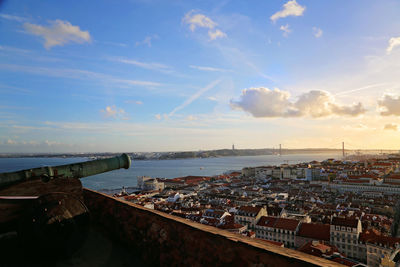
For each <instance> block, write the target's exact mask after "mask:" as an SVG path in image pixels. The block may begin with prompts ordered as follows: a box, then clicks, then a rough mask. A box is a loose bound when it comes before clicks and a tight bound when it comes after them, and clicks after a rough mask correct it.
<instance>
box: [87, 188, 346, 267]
mask: <svg viewBox="0 0 400 267" xmlns="http://www.w3.org/2000/svg"><path fill="white" fill-rule="evenodd" d="M84 198H85V204H86V205H87V206H88V208H89V209H90V211H91V214H92V219H93V222H94V223H95V224H98V225H99V226H101V227H102V228H103V229H104V230H105V231H106V232H108V233H109V234H110V236H111V237H115V238H117V239H118V240H119V241H121V242H123V243H124V244H125V245H127V246H129V247H131V248H132V252H133V253H135V254H136V255H140V257H141V258H142V260H143V262H146V263H148V265H151V266H171V265H172V266H180V265H187V266H190V265H192V266H204V265H209V266H225V265H228V264H229V265H234V266H250V265H251V266H279V267H282V266H288V265H290V266H332V267H333V266H343V265H340V264H337V263H335V262H332V261H328V260H325V259H322V258H318V257H315V256H311V255H308V254H304V253H301V252H298V251H295V250H291V249H288V248H281V247H278V246H274V245H271V244H268V243H266V242H263V241H261V240H255V239H251V238H248V237H244V236H240V235H237V234H234V233H230V232H228V231H225V230H221V229H218V228H215V227H211V226H207V225H203V224H200V223H196V222H193V221H190V220H187V219H183V218H180V217H176V216H173V215H169V214H166V213H163V212H160V211H156V210H150V209H147V208H144V207H142V206H140V205H136V204H133V203H131V202H128V201H123V200H118V199H115V198H113V197H110V196H108V195H105V194H102V193H99V192H96V191H93V190H90V189H86V188H85V189H84Z"/></svg>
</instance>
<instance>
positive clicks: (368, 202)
mask: <svg viewBox="0 0 400 267" xmlns="http://www.w3.org/2000/svg"><path fill="white" fill-rule="evenodd" d="M138 187H139V188H140V189H141V191H139V192H135V193H131V194H129V193H128V192H127V189H123V190H122V191H121V193H119V194H116V195H115V196H116V197H118V198H121V199H123V200H125V201H130V202H133V203H136V204H140V205H142V206H144V207H146V208H150V209H155V210H159V211H162V212H165V213H168V214H172V215H174V216H179V217H182V218H185V219H188V220H192V221H195V222H199V223H201V224H206V225H210V226H214V227H217V228H220V229H224V230H227V231H230V232H232V233H236V234H239V235H244V236H247V237H250V238H258V239H262V240H264V241H265V242H268V243H271V244H273V245H276V246H280V247H287V248H291V249H295V250H299V251H301V252H304V253H308V254H311V255H315V256H318V257H323V258H326V259H329V260H332V261H335V262H338V263H341V264H343V265H346V266H371V267H379V266H382V267H384V266H397V265H395V264H397V261H398V259H399V257H400V254H399V252H400V229H399V225H400V224H399V223H400V154H389V155H385V156H380V157H372V156H370V157H369V158H366V159H363V160H335V159H327V160H324V161H322V162H318V161H312V162H308V163H301V164H295V165H288V164H282V165H280V166H260V167H249V168H243V169H242V171H241V172H231V173H226V174H221V175H218V176H214V177H201V176H187V177H179V178H174V179H162V178H152V177H144V176H143V177H139V178H138Z"/></svg>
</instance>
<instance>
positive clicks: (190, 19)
mask: <svg viewBox="0 0 400 267" xmlns="http://www.w3.org/2000/svg"><path fill="white" fill-rule="evenodd" d="M182 21H183V23H185V24H188V25H189V29H190V30H191V31H192V32H194V31H195V30H196V28H206V29H208V37H209V38H210V40H211V41H212V40H215V39H218V38H224V37H226V36H227V35H226V33H224V32H222V31H221V30H219V29H215V30H214V28H215V27H216V26H218V24H217V23H215V22H214V21H213V20H212V19H210V18H209V17H207V16H206V15H203V14H200V13H197V14H195V11H194V10H191V11H189V12H188V13H186V14H185V16H184V17H183V20H182Z"/></svg>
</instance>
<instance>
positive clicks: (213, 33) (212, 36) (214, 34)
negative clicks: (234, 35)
mask: <svg viewBox="0 0 400 267" xmlns="http://www.w3.org/2000/svg"><path fill="white" fill-rule="evenodd" d="M208 37H210V40H215V39H218V38H224V37H226V33H224V32H222V31H220V30H218V29H216V30H215V31H212V30H209V31H208Z"/></svg>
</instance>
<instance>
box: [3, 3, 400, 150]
mask: <svg viewBox="0 0 400 267" xmlns="http://www.w3.org/2000/svg"><path fill="white" fill-rule="evenodd" d="M399 14H400V1H397V0H383V1H370V0H354V1H347V0H337V1H321V0H307V1H305V0H289V1H287V0H285V1H280V0H279V1H278V0H268V1H267V0H263V1H258V0H254V1H239V0H237V1H234V0H231V1H229V0H225V1H215V0H212V1H209V0H201V1H200V0H198V1H187V0H168V1H161V0H130V1H128V0H124V1H123V0H113V1H111V0H96V1H94V0H80V1H50V0H48V1H36V0H20V1H0V153H9V152H11V153H21V152H27V153H34V152H38V153H39V152H40V153H41V152H46V153H59V152H148V151H182V150H207V149H221V148H230V147H231V146H232V144H235V147H236V148H272V147H278V146H279V144H282V147H283V148H321V147H323V148H341V143H342V142H345V146H346V148H348V149H399V148H400V16H399Z"/></svg>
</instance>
